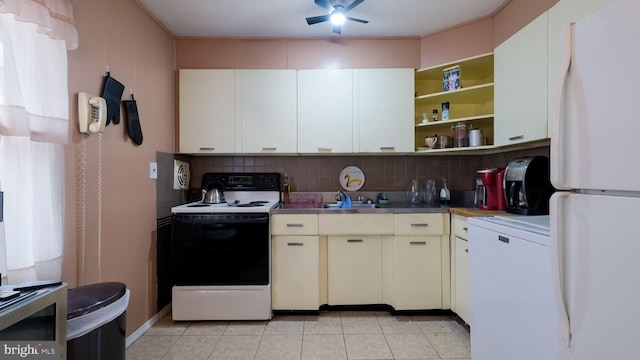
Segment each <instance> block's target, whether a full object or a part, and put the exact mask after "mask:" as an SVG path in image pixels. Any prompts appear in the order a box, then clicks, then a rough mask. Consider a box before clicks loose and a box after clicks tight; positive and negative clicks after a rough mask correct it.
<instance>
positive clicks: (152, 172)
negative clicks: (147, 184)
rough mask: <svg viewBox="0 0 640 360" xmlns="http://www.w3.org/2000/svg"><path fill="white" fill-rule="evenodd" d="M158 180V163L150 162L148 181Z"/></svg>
mask: <svg viewBox="0 0 640 360" xmlns="http://www.w3.org/2000/svg"><path fill="white" fill-rule="evenodd" d="M157 178H158V163H156V162H150V163H149V179H157Z"/></svg>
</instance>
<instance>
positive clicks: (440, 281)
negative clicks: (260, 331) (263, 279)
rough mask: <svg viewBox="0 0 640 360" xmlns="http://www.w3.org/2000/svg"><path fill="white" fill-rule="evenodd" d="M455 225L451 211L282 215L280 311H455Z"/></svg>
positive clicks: (275, 273)
mask: <svg viewBox="0 0 640 360" xmlns="http://www.w3.org/2000/svg"><path fill="white" fill-rule="evenodd" d="M449 223H450V217H449V214H448V213H432V214H388V213H387V214H319V215H318V214H274V215H273V216H272V218H271V234H272V237H271V239H272V306H273V309H274V310H318V308H319V307H320V306H321V305H323V304H328V305H373V304H387V305H391V306H393V308H394V309H395V310H430V309H449V308H450V303H451V283H450V281H451V270H450V254H449V250H450V249H449V235H448V234H449V230H450V225H449Z"/></svg>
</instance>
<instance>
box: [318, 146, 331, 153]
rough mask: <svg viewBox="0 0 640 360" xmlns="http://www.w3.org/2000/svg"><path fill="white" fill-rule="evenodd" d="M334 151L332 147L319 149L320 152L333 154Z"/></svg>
mask: <svg viewBox="0 0 640 360" xmlns="http://www.w3.org/2000/svg"><path fill="white" fill-rule="evenodd" d="M331 151H333V148H330V147H319V148H318V152H331Z"/></svg>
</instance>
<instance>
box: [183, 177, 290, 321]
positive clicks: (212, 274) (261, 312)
mask: <svg viewBox="0 0 640 360" xmlns="http://www.w3.org/2000/svg"><path fill="white" fill-rule="evenodd" d="M213 187H216V188H218V189H224V192H223V195H224V198H225V200H226V203H221V204H203V203H202V202H201V201H199V202H192V203H189V204H184V205H180V206H176V207H174V208H172V213H173V237H172V246H173V254H172V259H173V260H172V266H173V268H172V270H173V282H174V286H173V289H172V316H173V319H174V320H268V319H271V314H272V311H271V236H270V232H269V211H270V210H271V209H273V208H274V207H276V206H278V205H279V204H280V191H279V189H280V174H277V173H205V174H204V175H203V179H202V189H203V190H204V191H206V190H209V189H212V188H213Z"/></svg>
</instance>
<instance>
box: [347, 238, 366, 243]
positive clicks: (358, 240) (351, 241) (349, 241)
mask: <svg viewBox="0 0 640 360" xmlns="http://www.w3.org/2000/svg"><path fill="white" fill-rule="evenodd" d="M363 241H364V240H362V239H348V240H347V242H348V243H361V242H363Z"/></svg>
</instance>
